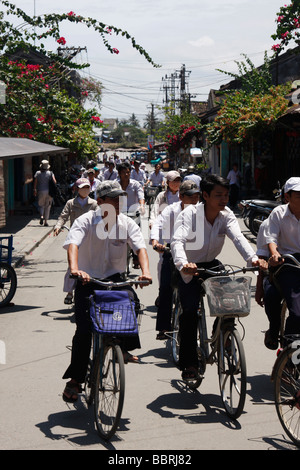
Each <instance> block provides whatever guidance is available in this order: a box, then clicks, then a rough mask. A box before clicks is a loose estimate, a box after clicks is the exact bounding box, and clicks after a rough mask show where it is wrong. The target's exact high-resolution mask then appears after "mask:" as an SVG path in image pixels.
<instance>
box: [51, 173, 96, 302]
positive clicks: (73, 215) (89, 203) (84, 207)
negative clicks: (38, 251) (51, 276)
mask: <svg viewBox="0 0 300 470" xmlns="http://www.w3.org/2000/svg"><path fill="white" fill-rule="evenodd" d="M75 186H76V188H77V192H78V194H77V196H76V197H75V198H73V199H69V201H67V202H66V205H65V207H64V208H63V210H62V212H61V214H60V216H59V218H58V220H57V222H56V225H55V227H54V234H53V235H54V236H55V237H56V236H57V235H58V234H59V233H60V232H61V231H62V227H63V226H64V225H65V224H66V223H67V222H68V220H70V226H71V227H72V225H73V223H74V221H75V220H76V219H77V218H78V217H80V216H81V215H82V214H85V213H86V212H88V211H90V210H96V209H97V207H98V204H97V201H95V199H92V198H90V197H89V194H90V191H91V186H90V181H89V180H88V179H87V178H79V179H78V180H77V181H76V183H75ZM74 284H75V281H74V280H73V279H70V270H69V269H68V270H67V272H66V274H65V279H64V287H63V292H67V295H66V297H65V300H64V303H65V304H71V303H72V302H73V290H74Z"/></svg>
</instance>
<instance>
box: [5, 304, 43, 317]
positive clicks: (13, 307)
mask: <svg viewBox="0 0 300 470" xmlns="http://www.w3.org/2000/svg"><path fill="white" fill-rule="evenodd" d="M34 308H41V307H39V306H37V305H18V304H14V303H13V302H11V303H10V304H9V305H6V306H4V307H0V315H2V314H6V313H16V312H24V311H25V310H33V309H34Z"/></svg>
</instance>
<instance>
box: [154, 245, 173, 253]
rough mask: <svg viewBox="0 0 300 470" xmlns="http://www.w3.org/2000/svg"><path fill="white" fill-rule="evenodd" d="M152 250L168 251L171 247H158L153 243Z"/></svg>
mask: <svg viewBox="0 0 300 470" xmlns="http://www.w3.org/2000/svg"><path fill="white" fill-rule="evenodd" d="M153 250H155V251H163V252H165V253H170V251H171V248H170V247H169V246H164V247H163V248H160V249H158V246H157V245H155V246H154V247H153Z"/></svg>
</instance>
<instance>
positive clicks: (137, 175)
mask: <svg viewBox="0 0 300 470" xmlns="http://www.w3.org/2000/svg"><path fill="white" fill-rule="evenodd" d="M130 178H131V179H133V180H136V181H138V182H139V183H141V185H144V183H145V182H146V173H145V172H144V170H141V169H139V171H138V172H137V171H136V169H135V168H134V169H133V170H131V173H130Z"/></svg>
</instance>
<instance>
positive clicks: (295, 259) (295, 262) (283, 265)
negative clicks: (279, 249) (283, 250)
mask: <svg viewBox="0 0 300 470" xmlns="http://www.w3.org/2000/svg"><path fill="white" fill-rule="evenodd" d="M283 259H290V260H291V261H293V263H294V264H290V263H285V264H281V265H280V266H279V267H278V269H276V271H274V275H275V276H277V274H278V273H279V271H281V269H282V268H287V267H288V268H294V269H299V268H300V262H299V261H298V260H297V258H295V256H293V255H290V254H286V255H282V257H281V258H279V261H282V260H283Z"/></svg>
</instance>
